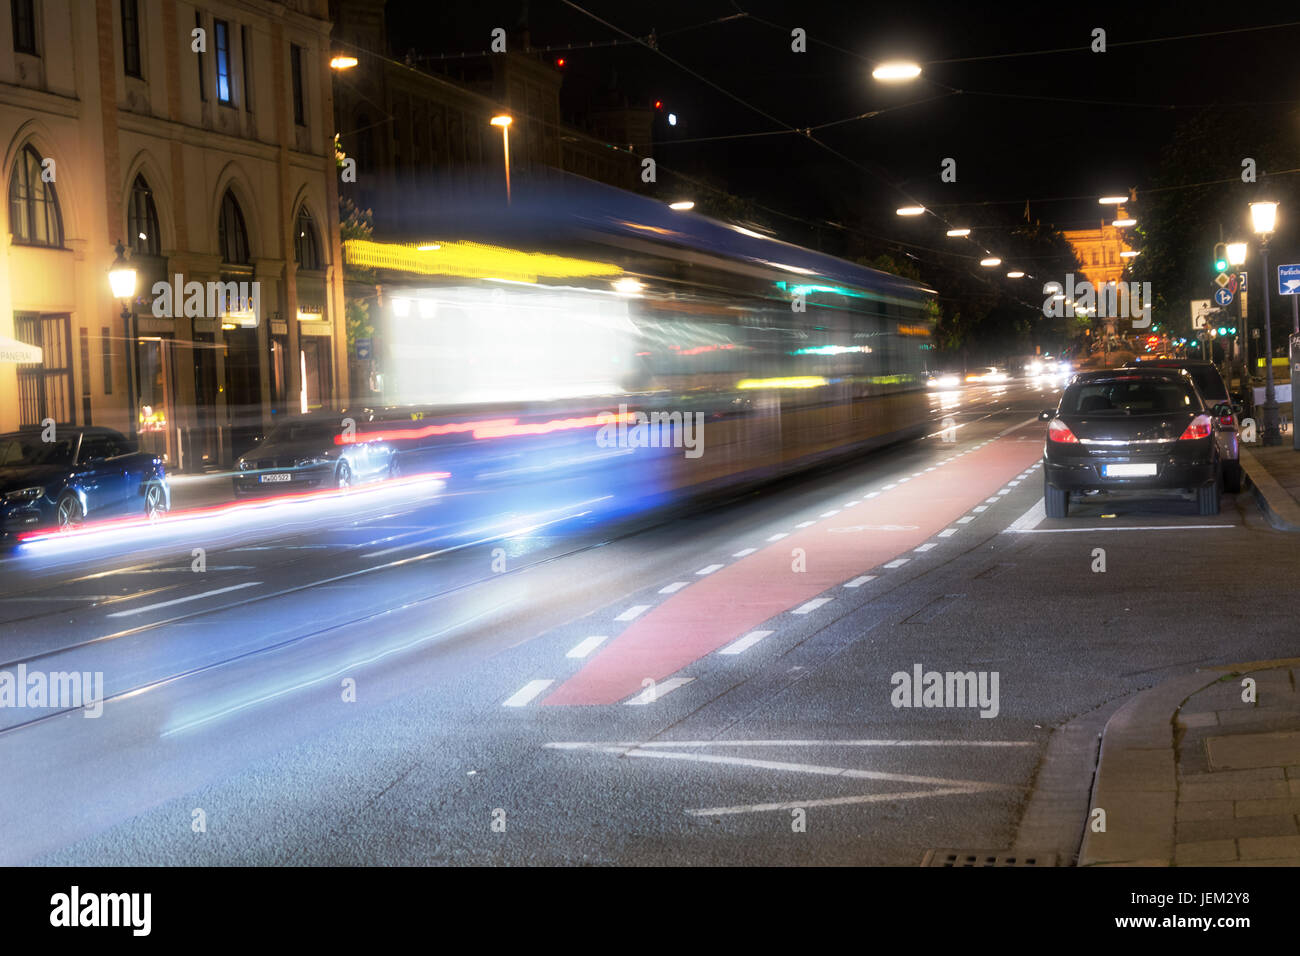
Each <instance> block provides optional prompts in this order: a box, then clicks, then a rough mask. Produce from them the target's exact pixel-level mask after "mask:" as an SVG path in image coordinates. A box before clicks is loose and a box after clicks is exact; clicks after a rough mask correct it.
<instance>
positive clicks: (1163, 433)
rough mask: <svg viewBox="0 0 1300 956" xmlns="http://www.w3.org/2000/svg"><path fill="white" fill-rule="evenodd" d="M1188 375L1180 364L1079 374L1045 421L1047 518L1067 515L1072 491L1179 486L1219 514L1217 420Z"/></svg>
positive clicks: (1222, 412)
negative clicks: (1173, 366) (1175, 366)
mask: <svg viewBox="0 0 1300 956" xmlns="http://www.w3.org/2000/svg"><path fill="white" fill-rule="evenodd" d="M1231 412H1232V409H1231V407H1230V406H1227V405H1225V404H1218V405H1214V406H1212V407H1207V406H1206V404H1205V400H1204V399H1203V398H1202V397H1201V394H1200V393H1199V392H1198V391H1197V390H1196V385H1195V382H1194V381H1193V380H1192V377H1191V376H1190V375H1189V374H1188V373H1187V372H1184V371H1182V370H1180V369H1165V368H1145V367H1144V368H1133V369H1129V368H1122V369H1110V370H1105V371H1095V372H1081V373H1079V374H1078V375H1076V376H1074V378H1072V379H1071V380H1070V383H1069V385H1067V386H1066V389H1065V391H1064V393H1062V395H1061V402H1060V405H1059V406H1058V407H1057V408H1056V409H1049V410H1047V411H1045V412H1043V413H1042V415H1040V416H1039V417H1040V418H1041V419H1042V420H1044V421H1047V422H1048V423H1049V424H1048V426H1047V440H1046V442H1045V444H1044V446H1043V498H1044V503H1045V505H1046V509H1047V516H1048V517H1049V518H1064V517H1065V516H1066V515H1067V514H1068V513H1069V508H1070V495H1071V494H1074V493H1086V492H1096V491H1104V492H1127V491H1136V492H1143V491H1153V490H1166V489H1174V490H1184V491H1190V492H1192V493H1194V494H1195V495H1196V501H1197V508H1198V510H1199V511H1200V513H1201V514H1203V515H1213V514H1218V513H1219V500H1220V493H1221V490H1222V483H1223V457H1222V452H1221V449H1220V445H1219V442H1218V441H1217V438H1216V434H1215V421H1214V420H1215V418H1218V417H1223V416H1226V415H1230V414H1231Z"/></svg>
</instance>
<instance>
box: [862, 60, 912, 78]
mask: <svg viewBox="0 0 1300 956" xmlns="http://www.w3.org/2000/svg"><path fill="white" fill-rule="evenodd" d="M920 75H921V67H920V65H919V64H916V63H911V62H904V61H901V60H897V61H894V62H891V63H882V64H880V66H878V67H876V68H875V69H874V70H872V71H871V76H872V78H873V79H876V80H880V81H881V82H882V83H905V82H907V81H908V80H914V79H916V78H917V77H918V76H920Z"/></svg>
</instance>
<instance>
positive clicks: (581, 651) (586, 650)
mask: <svg viewBox="0 0 1300 956" xmlns="http://www.w3.org/2000/svg"><path fill="white" fill-rule="evenodd" d="M607 640H609V635H608V634H593V635H592V636H591V637H587V638H583V639H582V640H581V641H579V642H578V643H577V644H574V645H573V647H571V648H570V649H569V653H567V654H565V655H564V656H565V657H586V656H587V655H588V654H590V653H591V652H592V651H594V650H595V649H596V648H598V647H600V645H601V644H603V643H605V641H607Z"/></svg>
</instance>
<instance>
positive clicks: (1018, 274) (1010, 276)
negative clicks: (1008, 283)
mask: <svg viewBox="0 0 1300 956" xmlns="http://www.w3.org/2000/svg"><path fill="white" fill-rule="evenodd" d="M1024 277H1025V274H1024V273H1023V272H1021V271H1020V270H1019V269H1016V270H1014V271H1012V272H1008V273H1007V278H1008V279H1023V278H1024Z"/></svg>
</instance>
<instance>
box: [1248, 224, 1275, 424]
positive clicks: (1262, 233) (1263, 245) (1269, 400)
mask: <svg viewBox="0 0 1300 956" xmlns="http://www.w3.org/2000/svg"><path fill="white" fill-rule="evenodd" d="M1250 218H1251V224H1252V225H1253V226H1254V228H1255V232H1257V233H1258V234H1259V254H1260V258H1261V260H1262V263H1263V267H1264V270H1263V273H1264V281H1263V283H1261V286H1262V288H1263V290H1264V383H1265V384H1264V433H1263V435H1262V439H1261V440H1262V441H1263V443H1264V444H1265V445H1280V444H1282V431H1281V429H1280V428H1279V427H1278V413H1277V392H1276V391H1275V389H1274V387H1273V314H1272V307H1271V306H1270V304H1269V298H1270V296H1269V291H1270V289H1269V273H1268V240H1269V237H1270V236H1271V235H1272V234H1273V229H1274V227H1275V226H1276V225H1277V203H1275V202H1253V203H1251V204H1250Z"/></svg>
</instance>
